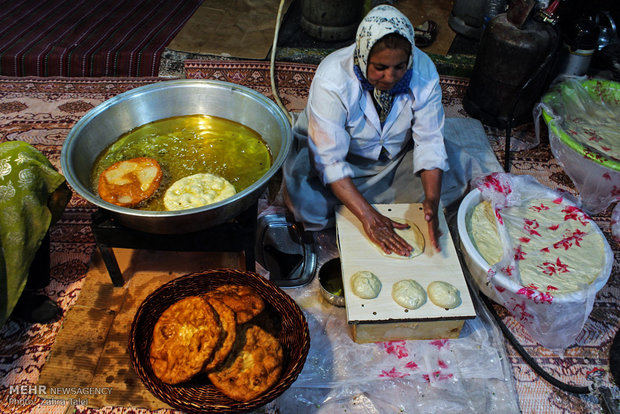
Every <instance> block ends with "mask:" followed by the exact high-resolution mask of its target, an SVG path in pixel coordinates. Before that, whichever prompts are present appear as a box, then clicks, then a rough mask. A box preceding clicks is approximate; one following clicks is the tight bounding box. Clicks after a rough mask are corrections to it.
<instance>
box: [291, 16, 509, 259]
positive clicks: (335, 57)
mask: <svg viewBox="0 0 620 414" xmlns="http://www.w3.org/2000/svg"><path fill="white" fill-rule="evenodd" d="M443 128H444V110H443V106H442V103H441V88H440V86H439V75H438V74H437V70H436V68H435V66H434V64H433V63H432V61H431V60H430V58H429V57H428V56H427V55H426V54H424V53H423V52H421V51H420V50H419V49H417V48H416V47H415V45H414V29H413V26H412V25H411V23H410V22H409V20H408V19H407V18H406V17H405V16H404V15H403V14H402V13H401V12H399V11H398V10H397V9H396V8H394V7H392V6H388V5H381V6H377V7H375V8H373V9H372V10H371V11H370V12H369V13H368V15H367V16H366V17H365V18H364V19H363V21H362V22H361V23H360V25H359V27H358V30H357V36H356V42H355V44H353V45H351V46H349V47H346V48H343V49H340V50H337V51H336V52H334V53H332V54H330V55H329V56H327V57H326V58H325V59H324V60H323V61H322V62H321V64H320V65H319V67H318V68H317V71H316V74H315V76H314V79H313V82H312V85H311V87H310V93H309V96H308V104H307V106H306V108H305V110H304V111H303V112H302V113H301V114H300V115H299V116H298V117H297V119H296V121H295V125H294V132H295V136H296V141H295V143H294V145H293V147H294V148H293V150H292V152H293V153H292V154H290V156H289V158H288V159H287V161H286V163H285V165H284V178H285V185H286V188H285V189H286V193H285V200H286V202H287V206H288V207H289V208H290V209H291V210H292V211H293V213H294V215H295V218H296V220H298V221H300V222H302V223H303V224H304V227H305V229H306V230H310V231H315V230H321V229H324V228H327V227H330V226H333V225H334V207H335V206H336V205H338V204H344V205H345V206H346V207H348V208H349V210H351V211H352V212H353V214H354V215H355V216H356V217H357V218H358V219H359V220H360V222H361V223H362V225H363V228H364V231H365V232H366V234H367V235H368V237H369V238H370V239H371V240H372V241H373V242H374V243H376V244H377V245H378V246H380V247H381V248H382V249H383V250H384V251H385V252H386V253H390V252H394V253H397V254H400V255H403V256H406V255H408V254H409V252H410V251H411V249H412V247H411V246H410V245H409V244H407V243H406V242H405V241H404V240H403V239H402V238H401V237H400V236H398V235H397V234H396V233H395V232H394V229H395V228H403V227H406V225H405V226H403V225H402V224H399V223H396V222H394V221H392V220H391V219H389V218H388V217H385V216H383V215H381V214H380V213H379V212H378V211H377V210H375V209H374V208H373V207H372V204H375V203H412V202H419V201H421V200H423V207H424V216H425V219H426V221H427V223H428V229H429V236H430V239H431V240H430V242H431V244H432V245H433V246H434V247H435V248H436V249H437V250H439V243H438V241H439V237H440V232H439V228H438V216H437V211H438V208H439V206H440V201H441V203H442V204H443V205H445V206H447V205H449V204H450V203H452V202H454V201H455V200H457V199H458V198H459V197H460V196H461V195H462V193H463V191H464V189H465V186H466V180H467V177H463V176H462V175H463V174H458V175H459V176H457V177H451V176H450V174H448V175H446V174H444V172H446V171H448V170H449V163H448V152H447V151H446V146H445V145H444V136H443ZM486 145H487V146H488V142H487V143H486ZM457 152H458V151H457ZM491 153H492V152H491ZM457 157H458V155H457ZM493 159H494V156H493ZM495 162H496V161H495ZM497 165H499V164H497ZM469 178H471V177H469ZM442 179H443V180H442ZM442 181H443V185H442ZM463 184H465V186H464V185H463Z"/></svg>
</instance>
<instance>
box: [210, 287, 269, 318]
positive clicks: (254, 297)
mask: <svg viewBox="0 0 620 414" xmlns="http://www.w3.org/2000/svg"><path fill="white" fill-rule="evenodd" d="M209 295H210V296H211V297H214V298H216V299H218V300H221V301H222V302H224V303H225V304H226V305H228V306H229V307H230V308H231V309H232V310H233V311H234V312H235V314H236V315H237V323H239V324H241V323H246V322H248V321H249V320H250V319H252V318H253V317H255V316H256V315H258V314H259V313H261V312H262V311H263V309H265V302H264V301H263V298H261V297H260V295H259V294H258V293H257V292H256V291H255V290H254V289H252V288H251V287H249V286H241V285H222V286H219V287H218V288H217V289H215V290H214V291H213V292H210V293H209Z"/></svg>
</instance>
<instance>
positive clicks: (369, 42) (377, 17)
mask: <svg viewBox="0 0 620 414" xmlns="http://www.w3.org/2000/svg"><path fill="white" fill-rule="evenodd" d="M390 33H398V34H399V35H401V36H403V37H404V38H405V39H407V40H409V43H411V49H412V50H411V55H410V56H409V63H408V65H407V69H410V68H411V65H412V62H413V46H414V45H415V41H414V39H415V33H414V31H413V25H412V24H411V22H410V21H409V19H408V18H407V16H405V15H404V14H402V13H401V12H400V11H398V9H397V8H395V7H393V6H389V5H386V4H384V5H380V6H377V7H375V8H373V9H372V10H371V11H370V12H368V14H367V15H366V17H364V20H362V22H361V23H360V25H359V26H358V28H357V35H356V37H355V55H354V56H355V60H356V62H357V64H358V65H359V67H360V69H361V70H362V74H363V75H364V77H365V76H366V73H367V72H366V71H367V69H368V58H369V56H370V50H371V49H372V47H373V46H374V45H375V43H377V41H378V40H379V39H381V38H382V37H383V36H385V35H387V34H390Z"/></svg>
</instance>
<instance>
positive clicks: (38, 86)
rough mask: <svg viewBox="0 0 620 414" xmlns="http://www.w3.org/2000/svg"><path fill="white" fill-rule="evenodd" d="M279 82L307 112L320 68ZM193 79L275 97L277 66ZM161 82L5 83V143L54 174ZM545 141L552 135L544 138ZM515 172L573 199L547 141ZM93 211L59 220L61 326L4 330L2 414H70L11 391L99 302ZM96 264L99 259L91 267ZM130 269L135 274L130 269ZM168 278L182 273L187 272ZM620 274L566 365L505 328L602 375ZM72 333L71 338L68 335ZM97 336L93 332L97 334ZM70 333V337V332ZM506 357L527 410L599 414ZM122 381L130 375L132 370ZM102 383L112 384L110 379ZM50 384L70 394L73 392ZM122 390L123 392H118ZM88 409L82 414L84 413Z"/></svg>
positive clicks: (448, 92) (203, 73) (459, 91)
mask: <svg viewBox="0 0 620 414" xmlns="http://www.w3.org/2000/svg"><path fill="white" fill-rule="evenodd" d="M276 74H277V84H278V86H279V95H280V97H281V99H282V100H283V101H284V102H285V104H286V105H287V107H288V108H289V110H300V109H301V108H303V104H304V102H305V98H306V97H307V90H308V86H309V84H310V81H311V79H312V74H313V67H312V66H311V65H292V64H279V65H278V70H277V72H276ZM187 77H188V78H190V77H192V78H215V79H220V80H225V81H230V82H234V83H239V84H242V85H245V86H249V87H252V88H255V89H257V90H259V91H261V92H263V93H265V94H266V95H270V88H269V68H268V65H267V64H265V63H262V62H259V63H251V62H232V61H226V62H206V61H200V62H188V63H187ZM161 80H163V79H155V78H150V79H135V78H133V79H120V78H114V79H106V78H99V79H78V78H75V79H38V78H24V79H9V78H0V134H1V135H0V140H1V141H6V140H24V141H27V142H30V143H32V144H33V145H34V146H35V147H37V148H38V149H39V150H40V151H42V152H43V153H44V154H45V155H46V156H47V157H48V158H49V159H50V160H51V161H52V163H53V164H54V165H55V166H57V167H60V149H61V146H62V142H63V140H64V137H65V136H66V134H67V133H68V131H69V130H70V128H71V127H72V126H73V125H74V124H75V123H76V122H77V121H78V120H79V119H80V117H81V116H83V115H84V114H85V113H86V112H87V111H88V110H90V109H92V108H93V107H94V106H96V105H97V104H99V103H101V102H103V101H104V100H106V99H109V98H111V97H112V96H115V95H117V94H119V93H122V92H124V91H126V90H129V89H131V88H134V87H137V86H141V85H144V84H147V83H152V82H157V81H161ZM441 85H442V89H443V92H444V105H445V106H446V111H447V113H448V115H449V116H467V114H466V113H465V112H464V111H463V109H462V107H461V106H460V101H461V97H462V96H463V94H464V92H465V90H466V88H467V82H466V80H464V79H460V78H445V79H442V81H441ZM486 132H487V135H488V136H489V139H490V142H491V144H492V146H493V148H494V149H495V150H496V153H497V155H498V158H499V159H503V151H502V150H503V131H498V130H493V129H487V131H486ZM515 133H516V134H522V135H523V136H526V135H528V134H533V127H531V126H526V127H524V128H521V129H519V130H517V131H516V132H515ZM544 134H546V132H544V133H543V136H544ZM513 165H514V167H513V170H512V172H514V173H519V174H528V173H529V174H532V175H534V176H535V177H536V178H538V179H539V181H541V182H543V183H544V184H546V185H548V186H550V187H554V188H562V189H565V190H567V191H572V192H574V188H573V187H572V184H571V182H570V180H569V179H568V177H567V176H566V175H565V174H564V173H563V172H562V169H561V168H560V167H559V166H558V165H557V163H556V162H555V160H554V159H553V157H552V156H551V155H550V151H549V146H548V144H547V143H545V142H543V143H542V144H541V145H540V146H539V147H537V148H535V149H533V150H529V151H523V152H519V153H516V154H514V161H513ZM93 211H94V209H93V208H92V206H91V205H89V204H88V203H87V202H86V201H85V200H83V199H81V198H80V197H78V196H74V197H73V199H72V200H71V203H70V205H69V207H68V209H67V210H66V212H65V214H64V215H63V217H62V219H61V221H60V222H59V223H58V224H57V225H55V226H54V227H53V228H52V233H51V261H52V263H51V264H52V269H51V278H52V281H51V283H50V285H49V286H48V287H47V288H46V289H45V293H46V294H48V295H49V296H50V297H51V298H52V299H53V300H55V301H56V302H57V303H58V304H59V305H60V306H61V307H62V309H63V310H64V313H63V319H62V320H61V321H59V322H56V323H52V324H49V325H38V324H35V325H31V324H25V323H21V322H17V321H13V320H10V321H9V322H8V323H7V324H5V325H4V326H3V327H2V328H1V329H0V377H1V378H2V379H1V380H0V410H2V412H7V413H9V412H11V413H13V412H41V413H51V412H59V413H64V412H65V410H66V408H67V406H61V405H56V406H54V405H51V406H49V405H48V406H44V405H42V404H41V400H39V399H37V398H36V396H32V395H30V394H29V395H27V396H26V397H28V399H26V400H24V399H22V400H21V401H16V396H15V395H14V393H13V394H12V393H11V392H10V386H15V385H35V384H39V379H40V376H41V372H42V371H43V370H44V366H45V364H46V361H48V360H50V361H52V358H53V357H54V355H55V353H56V352H60V348H59V350H58V351H57V350H56V343H58V344H61V345H62V344H63V343H62V342H61V341H60V340H59V339H58V335H59V332H60V331H61V328H63V325H64V326H67V325H66V324H67V323H68V321H69V318H70V317H72V315H71V314H72V312H73V309H76V310H78V309H79V307H76V305H78V304H79V303H82V301H86V300H87V296H85V295H90V294H93V295H94V292H91V289H84V291H83V288H84V286H86V283H90V282H91V280H90V276H91V275H92V273H91V272H94V271H95V269H97V266H100V264H98V262H97V260H96V259H95V257H96V256H93V254H94V251H95V245H94V239H93V236H92V233H91V230H90V215H91V214H92V212H93ZM595 220H596V221H597V223H598V224H599V226H600V227H601V229H602V230H603V231H604V233H605V235H606V236H607V238H608V240H609V241H610V244H611V245H612V248H613V249H614V252H615V255H616V258H617V259H618V258H620V253H619V251H620V246H618V245H617V244H615V243H614V242H613V240H612V238H611V234H610V222H611V218H610V212H609V211H608V212H606V213H604V214H601V215H599V216H597V217H595ZM91 257H93V261H92V263H91ZM616 262H618V260H616ZM125 265H126V266H129V264H125ZM125 265H123V266H125ZM99 269H100V268H99ZM154 269H157V270H158V269H159V264H158V265H157V267H151V268H150V269H149V271H153V270H154ZM143 270H144V269H143ZM170 271H171V272H173V273H174V272H176V271H182V270H174V269H173V270H170ZM619 273H620V271H619V268H618V265H616V266H615V267H614V270H613V273H612V276H611V278H610V281H609V283H608V285H607V286H606V287H605V288H604V289H603V290H602V291H601V292H600V294H599V295H598V297H597V300H596V303H595V304H594V310H593V311H592V314H591V316H590V319H589V320H588V322H587V323H586V326H585V328H584V331H583V333H582V335H581V336H580V337H579V338H578V342H577V344H576V346H575V347H572V348H569V349H568V351H567V357H566V358H563V359H562V358H559V357H558V356H557V355H553V354H551V353H550V352H549V351H548V350H546V349H544V348H541V347H539V346H538V345H536V344H535V343H534V342H533V341H532V340H531V338H529V337H528V336H527V335H526V334H525V333H524V332H523V330H522V329H521V328H520V325H519V324H518V323H517V322H516V321H514V320H513V319H512V318H511V317H510V316H508V315H505V314H504V315H503V316H504V320H505V322H506V323H507V324H508V326H509V327H510V328H511V330H512V331H513V332H514V333H515V334H516V335H517V337H518V339H519V340H520V341H521V343H523V344H525V347H526V349H527V350H528V352H530V353H531V354H532V355H534V356H535V357H536V359H537V360H538V361H539V363H541V364H542V365H543V366H544V367H545V368H546V369H547V370H548V371H549V372H551V373H552V374H553V375H555V376H557V377H558V378H562V379H564V380H566V381H571V382H573V383H574V384H577V385H583V384H584V383H585V380H584V376H585V374H586V372H587V371H589V370H592V369H594V368H599V369H604V370H607V367H608V352H609V347H610V344H611V339H612V338H613V335H614V333H615V331H616V329H617V326H618V320H619V319H620V311H619V310H618V297H619V296H620V291H619V288H620V283H619V280H620V277H619V276H620V275H619ZM106 280H107V279H105V278H102V279H101V284H100V287H99V288H105V287H106V286H107V288H108V289H109V288H110V286H111V285H108V284H105V283H104V281H106ZM94 281H95V280H94V279H93V282H94ZM95 302H96V301H95ZM110 306H111V305H110ZM104 308H105V307H104ZM70 311H71V312H70ZM500 311H501V309H500ZM67 329H68V330H69V331H70V329H69V328H67ZM81 329H82V327H81ZM89 329H95V327H90V328H89ZM76 331H77V329H76ZM67 334H68V335H69V336H70V337H71V332H67ZM77 335H78V333H77V332H75V333H74V335H73V337H77ZM91 339H92V341H91V342H96V340H94V339H93V338H91ZM52 349H53V351H52ZM78 350H79V352H78V353H77V354H74V355H73V356H72V358H73V359H77V358H78V357H82V358H85V356H87V355H88V353H89V352H90V350H89V349H88V347H84V348H78ZM508 353H509V357H510V360H511V362H512V365H513V367H514V375H515V378H516V382H517V391H518V393H519V401H520V404H521V408H522V411H523V412H525V413H564V412H571V413H581V412H583V413H586V412H597V411H600V410H599V407H598V405H597V403H596V401H595V399H593V398H591V397H587V398H579V397H576V396H574V395H572V394H567V393H565V392H563V391H559V390H557V389H555V388H553V387H551V386H550V385H548V384H547V383H546V382H545V381H544V380H542V379H541V378H540V377H538V376H537V375H536V374H535V373H534V372H533V371H532V370H531V369H530V368H529V367H528V366H527V365H526V364H525V363H524V362H523V360H522V359H521V358H520V357H519V356H518V354H516V353H515V351H514V350H513V349H512V348H511V347H508ZM84 363H85V364H86V363H87V361H86V360H84ZM125 369H127V367H125ZM95 372H96V371H93V373H91V376H94V375H95V374H94V373H95ZM121 374H123V375H132V374H131V373H128V372H126V373H121ZM46 375H47V374H46ZM111 375H112V376H114V380H117V378H125V377H123V376H122V375H119V373H118V372H116V373H114V374H111ZM103 380H104V382H105V381H107V377H106V378H104V379H103ZM105 383H106V384H107V382H105ZM49 385H50V386H55V387H62V386H70V385H71V384H68V383H67V384H58V383H55V384H49ZM120 390H121V388H119V392H120ZM22 397H23V396H22ZM82 397H83V396H82ZM91 401H94V400H91ZM81 410H83V407H82V408H81V409H80V410H78V411H81ZM110 411H111V407H109V406H108V407H107V408H106V409H102V410H90V411H89V412H110ZM136 411H137V410H134V409H122V408H117V409H115V410H114V412H136ZM140 412H145V411H140Z"/></svg>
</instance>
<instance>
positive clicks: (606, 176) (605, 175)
mask: <svg viewBox="0 0 620 414" xmlns="http://www.w3.org/2000/svg"><path fill="white" fill-rule="evenodd" d="M603 178H604V179H606V180H611V174H609V173H608V172H606V173H604V174H603Z"/></svg>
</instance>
